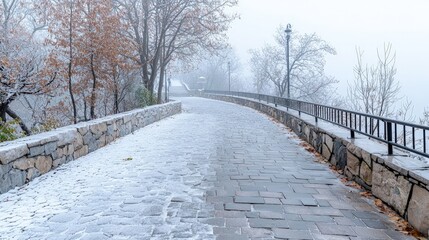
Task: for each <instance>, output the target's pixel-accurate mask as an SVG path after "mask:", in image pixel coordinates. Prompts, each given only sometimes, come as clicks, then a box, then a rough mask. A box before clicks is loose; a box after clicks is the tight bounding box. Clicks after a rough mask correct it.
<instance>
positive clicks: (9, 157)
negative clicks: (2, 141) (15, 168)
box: [0, 143, 29, 164]
mask: <svg viewBox="0 0 429 240" xmlns="http://www.w3.org/2000/svg"><path fill="white" fill-rule="evenodd" d="M28 153H29V149H28V147H27V144H25V143H21V144H17V143H13V144H9V145H5V146H2V147H0V162H1V164H8V163H10V162H12V161H14V160H16V159H18V158H21V157H23V156H25V155H26V154H28Z"/></svg>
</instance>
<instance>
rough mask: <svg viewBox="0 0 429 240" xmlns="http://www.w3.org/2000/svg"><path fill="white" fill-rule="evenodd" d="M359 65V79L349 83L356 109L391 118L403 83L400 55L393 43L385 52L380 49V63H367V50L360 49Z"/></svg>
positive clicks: (357, 70) (385, 46)
mask: <svg viewBox="0 0 429 240" xmlns="http://www.w3.org/2000/svg"><path fill="white" fill-rule="evenodd" d="M356 56H357V64H356V66H355V67H354V73H355V79H354V81H353V82H352V83H349V88H348V99H350V100H351V101H350V106H351V108H353V109H354V110H356V111H360V112H364V113H369V114H372V115H376V116H383V117H391V116H392V115H393V113H394V108H393V104H394V103H395V102H396V101H397V100H398V99H399V97H398V94H399V91H400V86H399V82H398V80H397V79H396V78H395V75H396V66H395V64H396V54H395V53H394V52H393V51H392V44H390V43H389V44H385V45H384V48H383V51H382V52H381V53H380V51H379V50H378V49H377V63H376V64H375V65H373V66H368V65H367V64H365V63H364V62H363V51H362V50H360V49H359V48H357V49H356Z"/></svg>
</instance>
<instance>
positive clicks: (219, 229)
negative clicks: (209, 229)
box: [213, 227, 241, 235]
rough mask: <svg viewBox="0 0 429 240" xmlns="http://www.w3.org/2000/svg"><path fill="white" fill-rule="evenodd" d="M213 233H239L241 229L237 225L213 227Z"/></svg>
mask: <svg viewBox="0 0 429 240" xmlns="http://www.w3.org/2000/svg"><path fill="white" fill-rule="evenodd" d="M213 233H214V234H216V235H229V234H240V233H241V229H240V228H238V227H214V228H213Z"/></svg>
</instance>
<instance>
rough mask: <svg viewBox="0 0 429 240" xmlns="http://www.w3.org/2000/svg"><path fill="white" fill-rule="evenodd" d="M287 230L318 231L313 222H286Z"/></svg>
mask: <svg viewBox="0 0 429 240" xmlns="http://www.w3.org/2000/svg"><path fill="white" fill-rule="evenodd" d="M288 224H289V229H292V230H318V228H317V226H316V224H315V223H314V222H304V221H300V220H297V221H288Z"/></svg>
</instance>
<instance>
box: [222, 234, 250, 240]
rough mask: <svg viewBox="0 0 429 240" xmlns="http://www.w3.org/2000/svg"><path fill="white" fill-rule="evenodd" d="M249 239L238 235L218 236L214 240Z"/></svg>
mask: <svg viewBox="0 0 429 240" xmlns="http://www.w3.org/2000/svg"><path fill="white" fill-rule="evenodd" d="M248 239H249V237H247V236H244V235H238V234H228V235H219V236H217V237H216V240H248Z"/></svg>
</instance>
